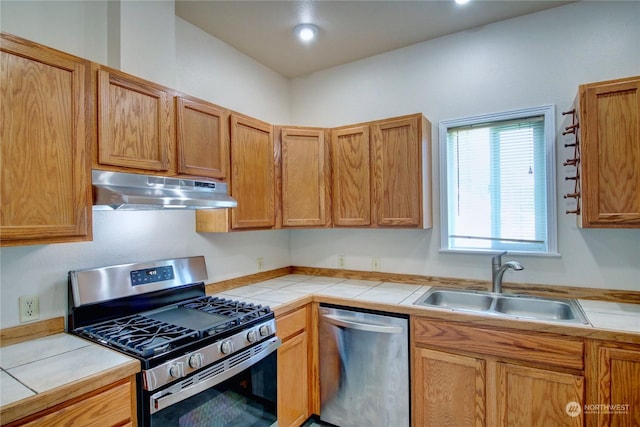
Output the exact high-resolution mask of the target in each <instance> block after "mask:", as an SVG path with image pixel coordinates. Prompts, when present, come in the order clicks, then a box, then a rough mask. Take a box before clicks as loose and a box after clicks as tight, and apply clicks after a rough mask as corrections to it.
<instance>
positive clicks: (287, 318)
mask: <svg viewBox="0 0 640 427" xmlns="http://www.w3.org/2000/svg"><path fill="white" fill-rule="evenodd" d="M306 327H307V307H304V308H301V309H300V310H296V311H294V312H292V313H288V314H285V315H284V316H281V317H278V318H277V319H276V334H277V335H278V336H279V337H280V339H282V340H283V341H284V340H286V339H288V338H289V337H291V336H292V335H295V334H297V333H299V332H300V331H304V330H305V329H306Z"/></svg>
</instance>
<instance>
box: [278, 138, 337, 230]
mask: <svg viewBox="0 0 640 427" xmlns="http://www.w3.org/2000/svg"><path fill="white" fill-rule="evenodd" d="M275 134H276V136H277V138H278V140H277V143H276V145H277V147H278V148H279V152H280V175H281V179H280V182H281V185H280V189H279V190H280V202H281V213H282V217H281V222H282V226H283V227H328V226H330V225H331V211H330V207H331V200H330V199H331V193H330V185H331V184H330V179H331V170H330V169H329V167H330V165H329V137H328V134H329V132H328V130H327V129H318V128H301V127H282V128H276V131H275Z"/></svg>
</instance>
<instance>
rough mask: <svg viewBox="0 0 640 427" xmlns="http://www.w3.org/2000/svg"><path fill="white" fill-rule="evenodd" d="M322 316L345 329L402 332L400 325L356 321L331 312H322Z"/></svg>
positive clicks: (388, 332)
mask: <svg viewBox="0 0 640 427" xmlns="http://www.w3.org/2000/svg"><path fill="white" fill-rule="evenodd" d="M322 318H324V319H326V320H327V322H329V323H331V324H332V325H335V326H340V327H343V328H347V329H356V330H358V331H366V332H377V333H382V334H400V333H402V327H400V326H385V325H377V324H373V323H362V322H356V321H354V320H353V319H350V318H347V317H341V316H334V315H331V314H323V315H322Z"/></svg>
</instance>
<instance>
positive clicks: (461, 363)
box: [412, 318, 585, 427]
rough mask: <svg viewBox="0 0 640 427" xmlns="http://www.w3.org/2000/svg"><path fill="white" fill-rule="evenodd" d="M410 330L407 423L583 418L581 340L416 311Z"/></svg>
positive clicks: (572, 422) (534, 425)
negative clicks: (410, 410)
mask: <svg viewBox="0 0 640 427" xmlns="http://www.w3.org/2000/svg"><path fill="white" fill-rule="evenodd" d="M412 334H413V337H412V339H413V342H414V344H415V345H414V349H413V378H412V390H413V405H412V407H413V413H412V420H413V421H412V425H413V426H414V427H418V426H425V427H427V426H439V427H448V426H451V427H462V426H476V427H478V426H488V427H490V426H505V427H507V426H508V427H514V426H515V427H517V426H523V427H525V426H526V427H547V426H558V427H565V426H582V425H584V414H583V411H582V408H584V403H585V378H584V371H583V368H584V365H583V350H582V349H583V343H582V341H581V340H580V339H577V338H572V337H563V336H560V335H554V334H542V333H534V332H523V331H516V330H504V329H488V328H479V327H477V328H476V327H472V326H467V325H457V324H453V323H444V322H437V321H428V320H425V319H420V318H414V319H413V322H412ZM563 341H565V342H566V345H565V346H564V349H563V346H562V344H561V343H562V342H563ZM545 359H546V361H545Z"/></svg>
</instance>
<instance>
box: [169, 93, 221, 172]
mask: <svg viewBox="0 0 640 427" xmlns="http://www.w3.org/2000/svg"><path fill="white" fill-rule="evenodd" d="M175 100H176V127H177V131H176V143H177V150H178V152H177V154H178V158H177V172H178V174H186V175H191V176H197V177H208V178H214V179H219V180H223V181H225V180H226V179H227V170H228V168H229V130H228V113H227V112H226V110H225V109H224V108H222V107H219V106H217V105H214V104H211V103H208V102H206V101H202V100H199V99H196V98H192V97H189V96H186V95H184V96H176V97H175Z"/></svg>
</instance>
